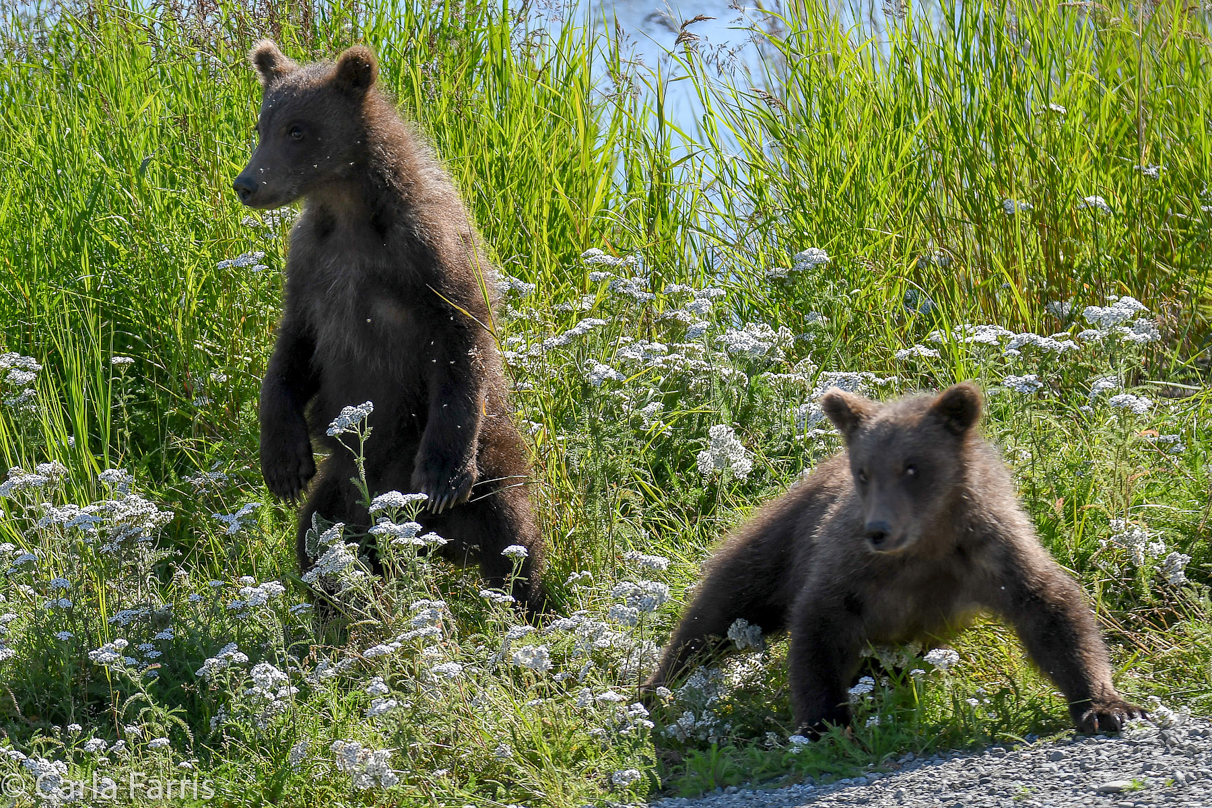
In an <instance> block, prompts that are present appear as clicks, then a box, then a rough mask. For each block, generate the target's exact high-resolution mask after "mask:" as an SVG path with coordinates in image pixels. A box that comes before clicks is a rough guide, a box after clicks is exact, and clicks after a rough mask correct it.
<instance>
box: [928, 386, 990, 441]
mask: <svg viewBox="0 0 1212 808" xmlns="http://www.w3.org/2000/svg"><path fill="white" fill-rule="evenodd" d="M930 414H931V415H933V416H934V417H935V418H937V419H938V420H939V421H941V422H942V424H943V427H944V428H945V429H946V430H947V431H948V432H951V433H952V434H954V435H965V434H967V433H968V430H970V429H972V427H974V426H976V422H977V421H979V420H980V418H981V391H980V388H979V387H977V386H976V385H975V384H973V383H972V382H964V383H963V384H957V385H953V386H952V387H948V388H947V389H946V390H944V391H943V392H941V393H939V394H938V398H936V399H934V402H933V403H932V404H931V405H930Z"/></svg>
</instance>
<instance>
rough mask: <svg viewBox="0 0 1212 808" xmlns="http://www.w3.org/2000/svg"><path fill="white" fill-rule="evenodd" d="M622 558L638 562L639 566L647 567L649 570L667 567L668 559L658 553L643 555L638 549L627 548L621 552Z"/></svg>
mask: <svg viewBox="0 0 1212 808" xmlns="http://www.w3.org/2000/svg"><path fill="white" fill-rule="evenodd" d="M623 558H624V559H625V560H627V561H630V562H632V563H633V564H638V565H639V566H641V567H647V568H648V569H650V570H661V571H664V570H665V569H667V568H668V567H669V559H668V558H665V556H659V555H645V554H644V553H641V552H639V551H638V550H629V551H627V552H626V553H624V554H623Z"/></svg>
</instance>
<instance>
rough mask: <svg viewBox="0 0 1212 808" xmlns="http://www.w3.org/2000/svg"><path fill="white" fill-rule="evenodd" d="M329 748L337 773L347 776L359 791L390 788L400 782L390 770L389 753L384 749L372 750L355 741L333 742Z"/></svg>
mask: <svg viewBox="0 0 1212 808" xmlns="http://www.w3.org/2000/svg"><path fill="white" fill-rule="evenodd" d="M329 748H330V749H331V750H332V753H333V756H334V758H335V763H336V767H337V771H339V772H343V773H345V774H348V775H349V776H350V778H351V779H352V780H353V787H354V788H356V789H358V790H359V791H365V790H367V789H370V788H374V787H375V786H376V785H377V786H379V787H381V788H391V787H392V786H394V785H396V784H397V783H399V782H400V778H399V777H398V776H397V775H396V773H395V772H393V771H392V769H391V753H390V752H389V751H387V750H385V749H372V748H370V747H368V746H363V745H362V744H360V743H358V742H356V741H333V742H332V746H331V747H329Z"/></svg>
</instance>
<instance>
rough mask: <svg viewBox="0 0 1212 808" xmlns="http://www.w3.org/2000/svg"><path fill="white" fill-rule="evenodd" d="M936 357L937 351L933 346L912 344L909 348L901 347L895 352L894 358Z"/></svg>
mask: <svg viewBox="0 0 1212 808" xmlns="http://www.w3.org/2000/svg"><path fill="white" fill-rule="evenodd" d="M915 356H917V357H924V358H937V357H938V351H937V350H936V349H934V348H927V347H926V346H925V345H914V346H913V347H911V348H902V349H901V350H899V351H897V352H896V354H895V357H896V359H898V360H904V359H912V358H913V357H915Z"/></svg>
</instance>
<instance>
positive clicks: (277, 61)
mask: <svg viewBox="0 0 1212 808" xmlns="http://www.w3.org/2000/svg"><path fill="white" fill-rule="evenodd" d="M248 61H250V62H252V66H253V69H254V70H256V71H257V78H258V79H260V81H261V86H262V87H268V86H269V85H271V84H273V83H274V82H275V81H277V80H278V79H280V78H282V77H283V76H285V75H286V74H287V73H290V72H292V71H294V69H295V68H296V67H298V65H296V64H295V63H294V62H292V61H291V60H290V59H287V58H286V57H285V56H284V55H283V54H282V51H280V50H278V46H277V45H276V44H274V42H273V40H270V39H262V40H261V41H260V42H258V43H257V44H256V45H253V49H252V50H251V51H250V52H249V54H248Z"/></svg>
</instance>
